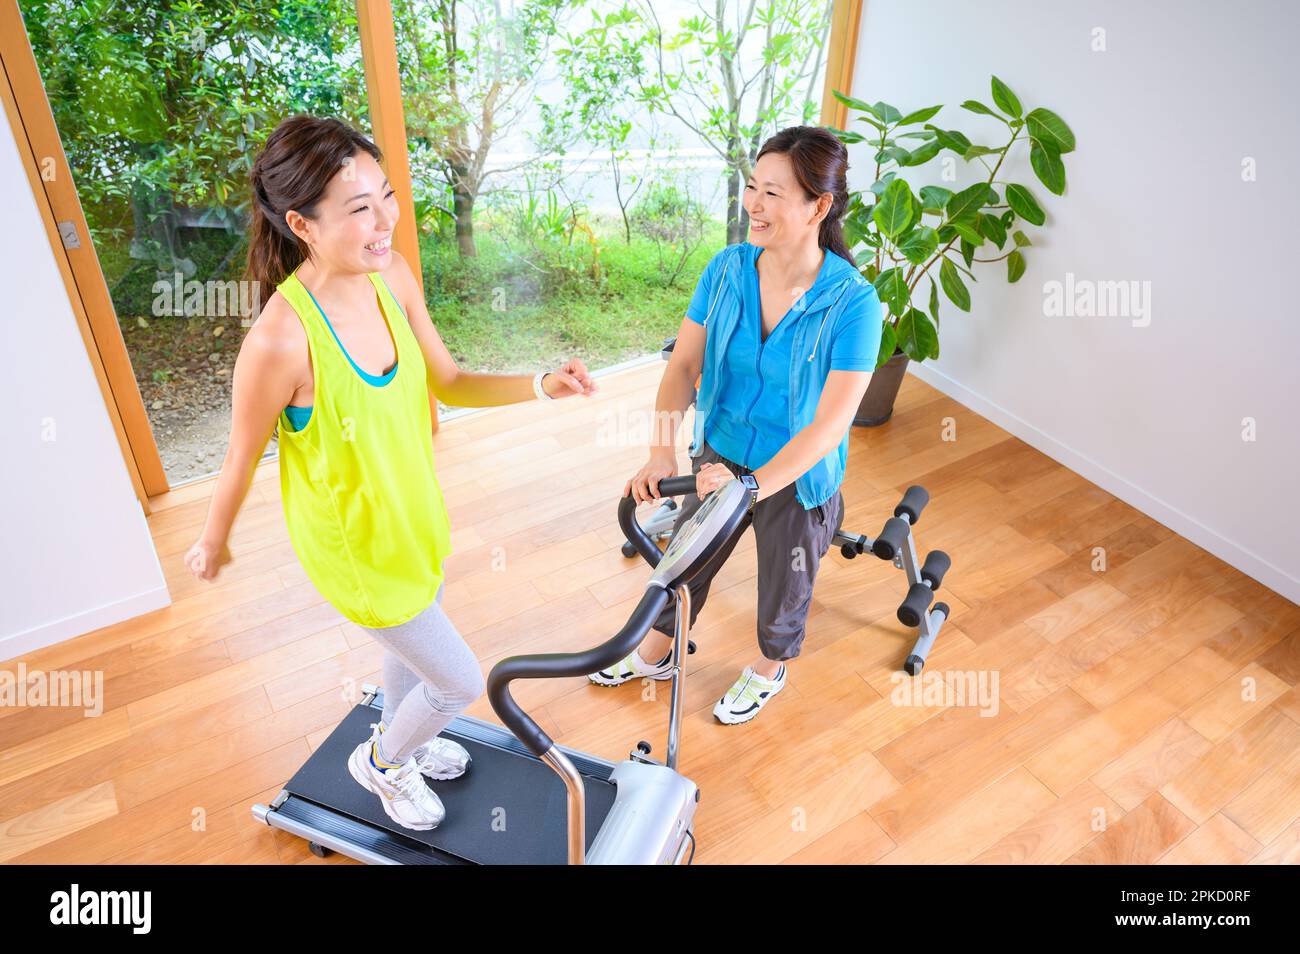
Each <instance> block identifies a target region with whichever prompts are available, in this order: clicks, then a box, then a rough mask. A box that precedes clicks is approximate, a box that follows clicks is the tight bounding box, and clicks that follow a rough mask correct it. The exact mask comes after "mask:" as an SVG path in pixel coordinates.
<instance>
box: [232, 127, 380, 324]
mask: <svg viewBox="0 0 1300 954" xmlns="http://www.w3.org/2000/svg"><path fill="white" fill-rule="evenodd" d="M361 151H365V152H367V153H369V154H370V155H371V156H373V157H374V159H375V161H376V162H378V161H380V159H381V154H380V152H379V147H378V146H376V145H375V144H374V143H373V142H371V141H370V140H369V139H367V138H366V137H365V136H363V135H362V134H361V133H359V132H357V131H356V130H355V129H353V128H352V127H351V126H349V125H348V124H347V123H345V122H341V121H340V120H337V119H333V118H320V117H316V116H304V115H298V116H290V117H289V118H288V119H286V120H284V121H283V122H281V123H280V125H278V126H276V127H275V129H274V130H273V131H272V133H271V135H270V136H268V137H267V140H266V145H264V146H263V147H262V149H261V151H260V152H259V153H258V154H257V158H256V159H255V160H253V171H252V175H251V181H252V186H253V218H252V222H251V223H250V234H249V238H248V267H247V269H246V270H245V274H244V278H245V280H247V281H255V282H257V284H256V285H254V286H253V289H254V291H253V296H252V297H253V299H254V301H253V307H254V309H255V310H261V307H262V306H263V305H264V304H266V300H267V299H268V298H270V297H271V295H272V293H273V292H274V291H275V287H276V286H277V285H279V284H280V283H281V282H282V281H284V280H285V279H286V278H288V277H289V274H290V273H291V272H292V271H293V270H294V269H295V268H297V267H298V266H299V265H301V264H302V263H303V262H304V261H305V260H306V258H307V255H308V252H309V249H308V247H307V244H306V243H305V242H303V241H302V239H300V238H298V236H296V235H294V234H293V230H292V229H290V228H289V225H288V223H287V222H286V221H285V218H284V216H285V213H286V212H288V211H289V210H290V209H292V210H294V211H296V212H298V213H299V214H301V215H303V216H304V217H306V218H309V219H310V218H314V217H315V214H316V206H317V204H318V203H319V202H320V200H321V196H323V195H324V194H325V189H326V188H327V187H328V186H329V183H330V180H331V179H333V178H334V176H335V174H336V173H337V172H338V171H339V169H341V168H342V167H343V165H344V164H345V163H346V162H347V161H348V160H349V159H351V158H352V157H353V156H355V155H356V154H357V153H358V152H361Z"/></svg>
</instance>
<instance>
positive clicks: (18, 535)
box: [0, 111, 171, 660]
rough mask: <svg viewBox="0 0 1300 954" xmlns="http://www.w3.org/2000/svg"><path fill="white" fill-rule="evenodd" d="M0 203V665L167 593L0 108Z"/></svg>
mask: <svg viewBox="0 0 1300 954" xmlns="http://www.w3.org/2000/svg"><path fill="white" fill-rule="evenodd" d="M24 148H25V146H24ZM0 208H3V209H4V210H5V223H4V228H2V229H0V288H3V289H4V309H3V315H0V329H2V330H0V409H3V410H2V411H0V448H3V455H4V460H3V467H0V524H2V525H3V526H2V528H0V534H2V539H3V550H2V551H0V660H8V659H13V658H14V657H16V656H19V655H21V654H24V653H28V652H31V651H32V650H34V649H38V648H40V647H42V646H48V645H50V644H52V643H57V642H60V641H62V640H65V639H69V638H71V637H73V636H78V635H80V634H82V633H86V632H89V631H91V630H94V629H98V628H100V627H102V626H107V625H109V624H111V623H116V622H119V621H120V620H124V619H129V618H131V617H133V616H138V615H140V614H141V613H146V612H148V611H150V610H153V609H157V608H159V607H161V606H166V605H168V604H169V603H170V602H171V597H170V596H169V595H168V593H167V588H166V585H165V584H164V582H163V574H162V567H161V566H159V564H158V557H157V555H156V553H155V551H154V546H153V541H152V540H151V539H150V536H149V527H148V524H147V522H146V520H145V517H144V511H143V509H142V508H141V506H140V502H139V501H138V500H137V499H136V496H135V491H134V489H133V488H132V486H131V479H130V475H129V474H128V473H127V470H126V464H125V463H124V462H123V460H122V455H121V451H120V450H119V448H118V443H117V439H116V437H115V436H114V434H113V426H112V423H111V422H110V421H109V418H108V411H107V409H106V408H105V406H104V399H103V397H102V396H101V395H100V391H99V387H98V385H97V384H96V382H95V376H94V371H93V370H92V368H91V366H90V359H89V357H88V356H87V354H86V348H85V345H84V343H83V341H82V338H81V334H80V332H79V331H78V330H77V323H76V318H75V317H74V315H73V312H72V306H71V304H70V303H69V301H68V295H67V291H66V289H65V287H64V284H63V281H62V279H61V278H60V276H59V271H58V267H57V266H56V264H55V259H54V252H53V250H52V249H51V248H50V244H49V241H48V240H47V238H46V232H45V227H44V225H43V224H42V222H41V218H40V215H39V214H38V211H37V206H36V200H35V198H34V197H33V195H32V190H31V185H30V180H29V179H28V178H27V174H26V172H25V171H24V169H23V166H22V164H21V162H20V161H19V153H18V147H17V145H16V144H15V141H14V135H13V130H12V129H10V127H9V123H8V121H7V118H6V116H5V114H4V113H3V112H2V111H0ZM82 241H83V243H84V241H85V236H82ZM50 427H52V428H53V437H54V439H53V440H46V439H45V437H46V436H48V435H49V434H50V431H49V428H50Z"/></svg>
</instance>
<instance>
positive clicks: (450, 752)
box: [370, 719, 474, 781]
mask: <svg viewBox="0 0 1300 954" xmlns="http://www.w3.org/2000/svg"><path fill="white" fill-rule="evenodd" d="M370 728H371V729H373V730H374V732H372V733H371V736H370V739H371V741H372V742H373V741H374V740H375V739H377V738H379V736H380V735H382V734H383V732H384V730H385V729H387V728H388V726H386V725H384V722H383V720H382V719H381V720H380V721H378V722H372V723H370ZM411 758H413V759H415V761H416V762H417V763H418V764H419V766H420V774H421V775H423V776H424V777H425V778H431V779H437V780H440V781H442V780H446V779H449V778H460V776H462V775H464V774H465V772H466V770H467V769H468V768H469V766H470V763H471V762H473V761H474V760H473V759H472V758H470V754H469V752H468V751H466V749H465V746H463V745H461V744H460V743H459V742H454V741H452V740H451V739H444V738H443V737H442V736H434V737H433V738H432V739H430V740H429V741H428V742H426V743H424V745H422V746H420V747H419V748H417V749H416V750H415V751H414V752H413V753H411Z"/></svg>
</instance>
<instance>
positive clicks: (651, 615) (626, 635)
mask: <svg viewBox="0 0 1300 954" xmlns="http://www.w3.org/2000/svg"><path fill="white" fill-rule="evenodd" d="M694 490H695V475H694V474H690V475H688V476H685V477H666V478H664V479H663V480H661V481H659V493H660V494H661V495H662V496H665V497H668V496H676V495H678V494H685V493H691V492H693V491H694ZM618 523H619V526H620V527H622V528H623V533H624V534H626V536H627V538H628V539H629V540H631V541H632V543H633V545H634V546H635V547H636V548H637V550H638V551H639V552H640V553H641V555H642V556H643V557H645V559H646V560H647V561H648V562H649V563H650V565H651V566H657V565H658V564H659V559H660V557H661V556H662V554H661V553H660V552H659V548H658V547H657V546H655V544H654V542H653V541H652V540H651V539H650V538H649V536H647V535H646V532H645V531H644V530H642V529H641V525H640V524H639V523H637V520H636V499H635V498H634V497H632V496H631V495H628V496H626V497H624V498H623V499H622V500H620V501H619V505H618ZM652 551H653V552H652ZM672 599H673V595H672V594H671V593H669V592H668V591H667V590H665V589H663V588H662V587H658V586H653V587H650V588H649V589H647V590H646V592H645V594H644V595H643V596H642V597H641V602H639V603H637V605H636V609H634V610H633V611H632V615H631V616H630V617H629V618H628V621H627V623H626V624H625V625H624V626H623V628H622V629H620V630H619V631H618V633H616V634H615V635H614V636H613V638H611V639H609V640H607V641H606V642H604V643H601V644H600V645H599V646H596V647H594V648H592V649H587V650H584V651H582V652H579V653H534V654H532V655H527V656H509V657H507V658H505V659H502V660H501V661H500V662H498V663H497V664H496V665H495V666H493V667H492V671H491V672H490V673H488V678H487V691H488V700H489V701H490V702H491V703H492V709H493V711H495V712H496V714H497V717H498V718H500V719H501V721H502V722H503V723H504V724H505V726H506V728H508V729H509V730H510V731H511V732H513V733H514V734H515V736H516V737H517V738H518V739H519V741H521V742H523V743H524V745H526V746H528V749H529V751H530V752H532V753H533V754H534V755H536V756H537V757H538V758H541V757H542V756H543V755H544V754H545V753H546V752H547V750H548V749H550V748H551V746H553V745H554V744H555V743H554V742H553V741H552V739H551V737H550V736H548V735H547V734H546V733H545V732H544V731H542V728H541V726H539V725H538V724H537V723H536V722H534V721H533V719H532V717H531V716H529V715H528V713H527V712H525V711H524V710H523V709H521V708H519V703H517V702H515V700H514V697H513V696H511V695H510V683H511V681H512V680H514V679H555V678H559V677H562V676H585V675H587V674H588V673H593V672H599V671H600V670H602V669H607V668H608V667H610V666H612V665H614V664H615V663H616V662H618V661H619V660H620V659H623V658H624V657H625V656H627V654H628V653H630V652H632V650H634V649H636V648H637V647H638V646H640V645H641V640H642V639H643V638H644V637H645V634H646V632H647V631H648V630H649V629H650V627H651V626H652V625H653V624H654V621H655V620H656V619H658V618H659V614H660V613H662V612H663V611H664V608H665V607H666V606H667V605H668V603H669V602H670V601H671V600H672Z"/></svg>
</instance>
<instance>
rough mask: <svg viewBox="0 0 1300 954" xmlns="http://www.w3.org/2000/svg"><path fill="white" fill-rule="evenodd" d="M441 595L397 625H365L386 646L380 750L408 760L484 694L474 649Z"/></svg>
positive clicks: (383, 754)
mask: <svg viewBox="0 0 1300 954" xmlns="http://www.w3.org/2000/svg"><path fill="white" fill-rule="evenodd" d="M444 589H446V584H445V583H444V584H443V586H442V587H440V588H439V589H438V595H437V597H435V598H434V601H433V602H432V603H430V604H429V608H428V609H426V610H424V611H423V612H422V613H420V614H419V615H418V616H416V617H415V618H414V619H410V620H407V621H406V622H405V623H401V624H399V625H397V626H384V627H380V628H377V629H372V628H371V627H369V626H362V627H361V628H362V629H364V630H365V631H366V632H367V633H369V634H370V635H371V636H373V637H374V638H375V641H376V642H378V643H379V645H381V646H383V647H384V715H383V720H384V726H385V728H384V734H383V735H382V736H380V748H379V754H380V756H381V757H382V758H383V759H384V760H385V761H388V762H405V761H406V760H407V759H408V758H410V757H411V754H412V753H413V752H414V751H415V750H416V749H417V748H418V747H419V746H421V745H423V744H424V743H425V742H428V741H429V740H430V739H432V738H433V737H434V736H436V735H437V734H438V733H439V732H441V731H442V730H443V729H445V728H446V727H447V726H448V725H449V724H450V723H451V720H452V719H454V718H456V716H458V715H459V714H460V713H461V712H463V711H464V710H465V709H466V708H467V707H468V706H469V705H470V703H472V702H473V701H474V700H475V699H477V698H478V697H479V696H481V695H483V691H484V689H485V684H484V682H483V674H482V672H481V671H480V670H479V664H478V660H477V659H476V658H475V657H474V653H473V651H472V650H471V649H470V648H469V646H468V645H466V643H465V640H464V639H463V638H462V637H461V635H460V633H459V632H457V631H456V627H455V626H454V625H453V624H452V622H451V620H450V619H448V618H447V614H446V612H444V611H443V608H442V591H443V590H444Z"/></svg>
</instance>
